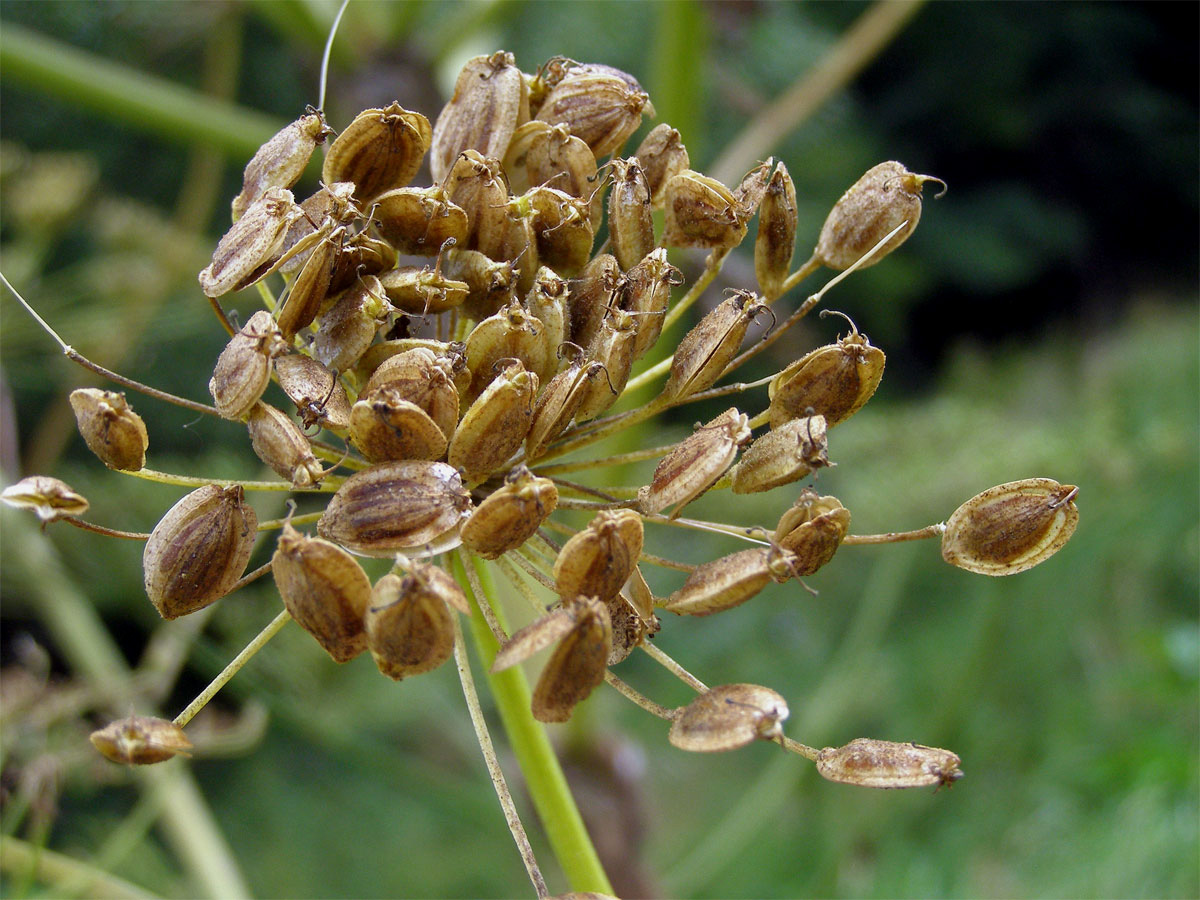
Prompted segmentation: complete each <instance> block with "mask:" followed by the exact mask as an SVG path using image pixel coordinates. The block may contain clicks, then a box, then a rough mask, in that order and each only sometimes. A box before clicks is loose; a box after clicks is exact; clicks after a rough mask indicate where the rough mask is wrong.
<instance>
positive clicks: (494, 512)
mask: <svg viewBox="0 0 1200 900" xmlns="http://www.w3.org/2000/svg"><path fill="white" fill-rule="evenodd" d="M557 506H558V488H557V487H555V486H554V482H553V481H551V480H550V479H549V478H538V477H537V476H535V475H534V474H533V473H532V472H530V471H529V470H528V469H526V468H525V467H524V466H521V467H520V468H518V469H516V470H514V471H513V472H512V473H510V474H509V476H508V478H507V479H505V485H504V487H502V488H500V489H499V490H497V491H494V492H492V494H490V495H489V496H488V497H487V499H486V500H484V501H483V502H482V503H480V504H479V506H478V507H476V509H475V511H474V512H473V513H471V515H470V517H469V518H468V519H467V520H466V521H465V522H463V526H462V532H461V534H462V542H463V544H465V545H466V546H467V547H470V548H471V549H472V550H474V551H475V552H476V553H478V554H479V555H480V556H482V557H483V558H484V559H495V558H496V557H498V556H500V555H501V554H503V553H507V552H508V551H509V550H515V549H516V548H517V547H520V546H521V545H522V544H524V543H525V542H526V541H527V540H529V538H530V537H532V536H533V534H534V533H535V532H536V531H537V530H538V528H539V527H540V526H541V524H542V523H543V522H544V521H546V519H547V518H548V517H549V516H550V514H551V513H552V512H554V509H555V507H557Z"/></svg>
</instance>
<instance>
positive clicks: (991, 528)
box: [942, 478, 1079, 575]
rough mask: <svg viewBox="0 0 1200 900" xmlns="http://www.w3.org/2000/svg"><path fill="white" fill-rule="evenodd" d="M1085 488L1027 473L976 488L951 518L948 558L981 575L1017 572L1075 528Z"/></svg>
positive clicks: (944, 539)
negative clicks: (1081, 490)
mask: <svg viewBox="0 0 1200 900" xmlns="http://www.w3.org/2000/svg"><path fill="white" fill-rule="evenodd" d="M1078 493H1079V488H1077V487H1075V486H1074V485H1072V484H1059V483H1058V482H1057V481H1054V480H1052V479H1050V478H1026V479H1024V480H1022V481H1010V482H1008V483H1007V484H1000V485H997V486H996V487H993V488H988V489H987V490H986V491H984V492H983V493H981V494H976V495H975V496H974V497H972V498H971V499H970V500H968V501H967V502H966V503H964V504H963V505H962V506H960V507H959V508H958V509H956V510H955V511H954V514H953V515H952V516H950V518H949V519H948V520H947V521H946V530H945V531H944V532H942V558H943V559H944V560H946V562H948V563H950V565H952V566H958V567H959V568H960V569H966V570H967V571H968V572H977V573H979V574H980V575H1013V574H1016V573H1017V572H1024V571H1025V570H1026V569H1031V568H1033V567H1034V566H1036V565H1037V564H1038V563H1040V562H1042V561H1043V560H1046V559H1049V558H1050V557H1051V556H1053V555H1054V554H1055V553H1057V552H1058V551H1059V550H1060V549H1062V546H1063V545H1064V544H1065V543H1066V542H1067V540H1068V539H1069V538H1070V537H1071V535H1072V534H1074V533H1075V526H1076V525H1078V524H1079V510H1078V509H1077V508H1076V506H1075V502H1074V501H1075V495H1076V494H1078Z"/></svg>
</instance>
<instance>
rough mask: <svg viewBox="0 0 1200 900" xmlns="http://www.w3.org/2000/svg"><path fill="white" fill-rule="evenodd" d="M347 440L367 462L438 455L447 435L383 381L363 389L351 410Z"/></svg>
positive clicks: (438, 457)
mask: <svg viewBox="0 0 1200 900" xmlns="http://www.w3.org/2000/svg"><path fill="white" fill-rule="evenodd" d="M350 440H351V441H352V442H353V444H354V446H355V447H357V448H358V450H359V451H360V452H361V453H362V455H363V456H365V457H366V458H367V460H368V461H369V462H373V463H378V462H389V461H391V460H401V459H440V458H441V457H442V456H443V455H444V454H445V453H446V446H447V441H446V435H445V433H444V432H443V431H442V429H441V428H439V427H438V424H437V423H436V422H435V421H434V420H433V419H432V418H431V417H430V416H429V414H428V413H427V412H425V410H423V409H421V407H419V406H417V405H416V404H415V403H410V402H409V401H407V400H405V399H404V398H403V397H402V396H401V393H400V390H399V389H398V388H396V387H393V386H392V385H391V384H384V385H381V386H380V387H378V388H375V389H374V390H372V391H369V392H367V393H364V394H363V395H362V399H360V400H359V401H358V402H357V403H355V404H354V406H353V407H352V408H351V410H350Z"/></svg>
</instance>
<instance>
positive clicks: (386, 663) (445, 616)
mask: <svg viewBox="0 0 1200 900" xmlns="http://www.w3.org/2000/svg"><path fill="white" fill-rule="evenodd" d="M428 568H430V569H433V568H434V567H433V566H428ZM366 632H367V646H368V648H370V650H371V656H372V657H373V658H374V659H375V665H377V666H378V667H379V671H380V672H382V673H383V674H384V675H386V676H387V677H388V678H392V679H395V680H396V681H400V680H401V679H404V678H408V677H409V676H411V675H420V674H421V673H422V672H430V671H432V670H433V669H436V668H437V667H438V666H440V665H441V664H442V663H444V662H445V661H446V660H448V659H449V658H450V657H451V655H452V654H453V653H454V620H453V619H452V618H451V614H450V610H449V609H448V608H447V607H446V602H445V600H443V599H442V598H441V597H440V596H438V594H437V593H436V592H435V591H432V590H430V589H429V588H428V586H427V585H426V584H425V583H423V582H422V581H421V580H420V579H419V578H417V577H414V576H413V575H411V574H410V575H407V576H405V577H404V578H401V577H400V576H398V575H394V574H388V575H384V576H383V578H381V579H380V580H379V581H378V582H377V583H376V584H375V588H374V589H373V590H372V591H371V602H370V606H369V607H368V608H367V614H366Z"/></svg>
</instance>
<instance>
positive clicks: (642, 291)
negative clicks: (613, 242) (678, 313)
mask: <svg viewBox="0 0 1200 900" xmlns="http://www.w3.org/2000/svg"><path fill="white" fill-rule="evenodd" d="M682 283H683V274H682V273H681V272H680V271H679V270H678V269H677V268H675V267H674V266H673V265H671V264H670V263H668V262H667V250H666V248H665V247H659V248H658V249H657V250H654V251H652V252H651V253H648V254H646V256H645V258H644V259H642V261H641V262H639V263H638V264H637V265H636V266H634V267H633V268H632V269H630V270H629V271H628V272H626V273H625V275H624V276H623V277H622V278H621V281H620V282H619V283H618V285H617V297H618V300H617V302H618V304H619V305H620V307H621V308H622V309H626V310H628V311H629V312H630V313H632V314H633V315H634V316H635V317H636V319H635V320H636V322H637V339H636V340H635V341H634V342H633V358H634V361H637V360H639V359H641V358H642V357H643V356H645V355H646V354H647V353H648V352H649V351H650V348H651V347H653V346H654V345H655V343H657V341H658V337H659V335H660V334H662V327H663V321H664V320H665V319H666V315H667V306H668V305H670V302H671V288H672V287H674V286H675V285H677V284H682Z"/></svg>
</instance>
